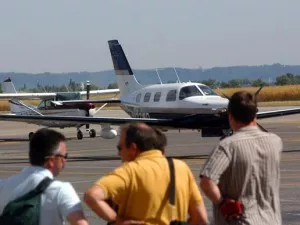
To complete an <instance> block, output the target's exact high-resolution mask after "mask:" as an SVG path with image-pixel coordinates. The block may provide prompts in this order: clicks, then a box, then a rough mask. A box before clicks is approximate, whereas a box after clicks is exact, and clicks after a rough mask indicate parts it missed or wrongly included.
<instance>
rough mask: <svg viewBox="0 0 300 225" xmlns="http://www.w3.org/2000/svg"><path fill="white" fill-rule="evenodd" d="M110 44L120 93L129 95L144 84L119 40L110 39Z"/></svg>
mask: <svg viewBox="0 0 300 225" xmlns="http://www.w3.org/2000/svg"><path fill="white" fill-rule="evenodd" d="M108 46H109V50H110V54H111V58H112V61H113V65H114V69H115V73H116V77H117V83H118V87H119V89H120V94H121V96H122V95H127V94H130V93H132V92H134V91H136V90H138V89H140V88H142V85H141V84H140V83H139V82H138V81H137V80H136V78H135V76H134V74H133V72H132V70H131V67H130V65H129V63H128V61H127V58H126V55H125V53H124V51H123V48H122V46H121V45H120V44H119V42H118V40H110V41H108Z"/></svg>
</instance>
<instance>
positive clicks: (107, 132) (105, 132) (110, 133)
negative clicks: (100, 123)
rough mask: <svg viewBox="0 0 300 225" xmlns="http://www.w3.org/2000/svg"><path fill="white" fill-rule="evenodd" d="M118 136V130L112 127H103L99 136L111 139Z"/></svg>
mask: <svg viewBox="0 0 300 225" xmlns="http://www.w3.org/2000/svg"><path fill="white" fill-rule="evenodd" d="M117 136H118V132H117V131H116V130H115V129H112V128H103V129H102V130H101V133H100V137H102V138H104V139H112V138H115V137H117Z"/></svg>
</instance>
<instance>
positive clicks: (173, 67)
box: [173, 67, 181, 83]
mask: <svg viewBox="0 0 300 225" xmlns="http://www.w3.org/2000/svg"><path fill="white" fill-rule="evenodd" d="M173 69H174V71H175V73H176V76H177V80H178V81H179V83H181V81H180V79H179V76H178V73H177V71H176V69H175V67H173Z"/></svg>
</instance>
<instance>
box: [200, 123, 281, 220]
mask: <svg viewBox="0 0 300 225" xmlns="http://www.w3.org/2000/svg"><path fill="white" fill-rule="evenodd" d="M282 148H283V145H282V140H281V139H280V137H278V136H277V135H275V134H273V133H270V132H263V131H261V130H260V129H259V128H258V127H257V126H248V127H244V128H241V129H240V130H238V131H236V132H235V133H234V134H233V135H232V136H230V137H227V138H225V139H223V140H222V141H220V143H219V144H218V145H217V147H216V148H215V149H214V150H213V151H212V153H211V155H210V157H209V159H208V160H207V162H206V163H205V165H204V167H203V169H202V171H201V173H200V175H201V176H206V177H208V178H210V179H212V180H214V181H216V182H217V183H218V186H219V188H220V191H221V194H222V196H223V197H229V198H232V199H236V200H240V201H242V202H243V203H244V205H245V218H243V219H242V221H240V222H239V223H231V224H249V225H252V224H259V225H265V224H272V225H278V224H281V211H280V199H279V186H280V155H281V151H282ZM213 211H214V220H215V224H218V225H219V224H228V223H227V222H226V221H225V220H224V219H223V216H222V215H221V214H220V213H219V212H218V210H217V208H216V206H214V210H213Z"/></svg>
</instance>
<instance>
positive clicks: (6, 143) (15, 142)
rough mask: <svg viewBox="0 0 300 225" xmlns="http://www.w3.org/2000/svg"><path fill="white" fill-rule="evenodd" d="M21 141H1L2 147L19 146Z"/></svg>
mask: <svg viewBox="0 0 300 225" xmlns="http://www.w3.org/2000/svg"><path fill="white" fill-rule="evenodd" d="M19 143H22V142H21V141H0V145H10V144H19Z"/></svg>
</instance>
